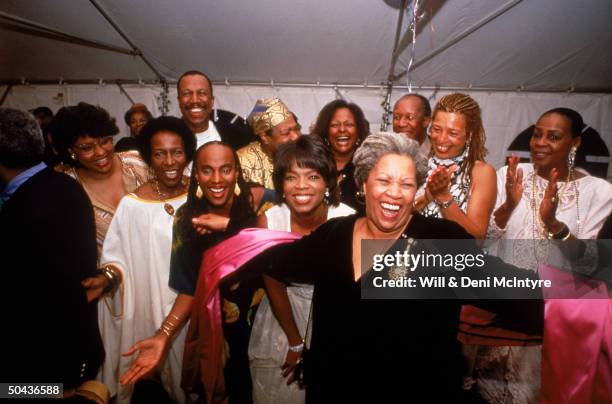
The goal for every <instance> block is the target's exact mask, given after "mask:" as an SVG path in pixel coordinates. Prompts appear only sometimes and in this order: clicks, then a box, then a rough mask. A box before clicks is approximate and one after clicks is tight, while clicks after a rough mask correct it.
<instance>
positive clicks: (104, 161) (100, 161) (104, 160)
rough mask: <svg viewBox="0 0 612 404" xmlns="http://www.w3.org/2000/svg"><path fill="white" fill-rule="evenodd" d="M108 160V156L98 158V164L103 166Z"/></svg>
mask: <svg viewBox="0 0 612 404" xmlns="http://www.w3.org/2000/svg"><path fill="white" fill-rule="evenodd" d="M107 162H108V158H106V157H104V158H103V159H100V160H96V164H98V165H101V166H103V165H104V164H106V163H107Z"/></svg>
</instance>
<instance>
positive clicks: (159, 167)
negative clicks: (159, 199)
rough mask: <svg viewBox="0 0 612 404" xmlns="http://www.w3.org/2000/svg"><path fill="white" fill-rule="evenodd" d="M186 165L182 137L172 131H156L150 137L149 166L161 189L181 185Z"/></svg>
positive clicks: (166, 189)
mask: <svg viewBox="0 0 612 404" xmlns="http://www.w3.org/2000/svg"><path fill="white" fill-rule="evenodd" d="M186 165H187V158H186V156H185V145H184V144H183V139H181V137H180V136H179V135H177V134H176V133H174V132H168V131H162V132H157V133H156V134H155V135H153V137H152V138H151V168H153V171H154V172H155V176H156V177H157V179H158V181H159V188H160V190H162V191H166V192H167V191H169V190H173V189H176V188H177V187H179V186H180V185H181V180H182V179H183V171H184V170H185V166H186Z"/></svg>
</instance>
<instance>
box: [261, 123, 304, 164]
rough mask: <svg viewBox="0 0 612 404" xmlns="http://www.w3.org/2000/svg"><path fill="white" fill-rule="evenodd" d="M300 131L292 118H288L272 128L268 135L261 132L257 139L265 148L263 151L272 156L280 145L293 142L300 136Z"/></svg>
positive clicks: (298, 125)
mask: <svg viewBox="0 0 612 404" xmlns="http://www.w3.org/2000/svg"><path fill="white" fill-rule="evenodd" d="M301 130H302V127H301V126H300V124H298V123H297V122H296V121H295V118H294V117H293V116H290V117H288V118H287V119H285V120H284V121H282V122H281V123H279V124H278V125H276V126H275V127H273V128H272V133H271V134H270V135H268V134H267V133H265V132H261V133H260V134H259V137H260V139H261V142H262V143H263V144H264V146H265V150H266V151H267V152H268V153H269V154H270V155H271V156H273V155H274V153H276V151H277V150H278V148H279V147H280V146H281V145H283V144H285V143H289V142H295V141H296V140H297V139H298V137H300V136H301V135H302V133H301Z"/></svg>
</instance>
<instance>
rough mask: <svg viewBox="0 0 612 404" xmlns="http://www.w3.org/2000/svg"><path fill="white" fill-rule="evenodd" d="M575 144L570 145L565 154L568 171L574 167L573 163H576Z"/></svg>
mask: <svg viewBox="0 0 612 404" xmlns="http://www.w3.org/2000/svg"><path fill="white" fill-rule="evenodd" d="M576 150H577V148H576V146H572V148H571V149H570V152H569V154H568V155H567V168H568V170H569V171H572V170H573V169H574V164H575V163H576Z"/></svg>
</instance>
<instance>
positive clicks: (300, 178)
mask: <svg viewBox="0 0 612 404" xmlns="http://www.w3.org/2000/svg"><path fill="white" fill-rule="evenodd" d="M273 180H274V188H275V190H276V192H277V195H278V196H279V197H280V198H279V199H281V200H282V203H280V204H279V205H277V206H274V207H272V208H271V209H269V210H268V211H266V213H265V214H264V215H262V216H259V218H258V223H257V224H258V227H263V228H268V229H272V230H281V231H288V232H294V233H298V234H301V235H306V234H309V233H310V232H312V231H313V230H315V229H316V228H317V227H318V226H319V225H321V224H323V223H324V222H326V221H327V220H328V219H331V218H334V217H338V216H347V215H350V214H353V213H354V210H353V209H352V208H350V207H348V206H347V205H344V204H342V203H339V194H338V186H337V180H336V169H335V164H334V162H333V160H332V158H331V155H330V154H329V152H328V151H327V150H326V148H325V145H324V144H323V143H322V142H321V141H320V140H319V139H318V138H316V137H314V136H312V137H311V136H302V137H300V138H299V139H298V140H297V142H295V143H292V144H288V145H284V146H282V148H281V149H279V151H278V152H277V154H276V156H275V162H274V176H273ZM264 282H265V285H266V293H267V296H266V297H264V299H263V300H262V302H261V304H260V306H259V309H258V311H257V315H256V317H255V322H254V324H253V329H252V333H251V339H250V342H249V360H250V366H251V378H252V380H253V401H254V402H255V403H261V404H264V403H265V404H275V403H278V404H281V403H303V402H304V400H305V393H304V390H303V389H301V388H300V386H299V385H298V383H296V382H295V381H294V380H293V370H294V368H295V366H296V364H297V363H298V361H299V360H300V357H301V355H302V352H303V349H304V339H305V334H306V328H307V323H308V317H309V313H310V304H311V301H312V292H313V286H312V285H302V284H292V285H287V286H286V285H285V284H283V283H281V282H279V281H277V280H275V279H273V278H270V277H267V276H264ZM288 382H289V383H288Z"/></svg>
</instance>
